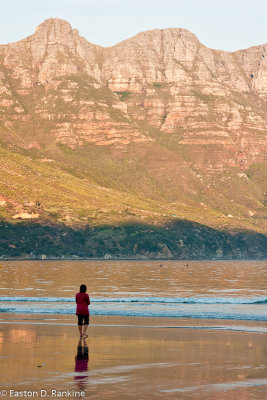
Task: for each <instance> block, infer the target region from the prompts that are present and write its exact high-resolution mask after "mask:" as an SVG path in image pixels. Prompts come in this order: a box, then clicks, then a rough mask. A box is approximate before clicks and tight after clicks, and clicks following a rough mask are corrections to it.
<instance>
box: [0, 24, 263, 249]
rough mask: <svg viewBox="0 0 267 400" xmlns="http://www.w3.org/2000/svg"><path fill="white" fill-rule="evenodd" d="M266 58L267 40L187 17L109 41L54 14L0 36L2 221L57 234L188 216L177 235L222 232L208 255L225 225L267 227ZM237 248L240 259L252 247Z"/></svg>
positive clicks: (163, 223) (160, 223)
mask: <svg viewBox="0 0 267 400" xmlns="http://www.w3.org/2000/svg"><path fill="white" fill-rule="evenodd" d="M266 59H267V45H260V46H256V47H253V48H249V49H245V50H240V51H237V52H234V53H229V52H225V51H219V50H212V49H208V48H206V47H205V46H203V45H202V44H201V43H200V42H199V41H198V39H197V38H196V36H195V35H194V34H192V33H191V32H189V31H187V30H184V29H178V28H177V29H164V30H152V31H148V32H142V33H140V34H138V35H136V36H135V37H133V38H130V39H128V40H125V41H123V42H121V43H119V44H117V45H115V46H112V47H109V48H102V47H100V46H96V45H94V44H91V43H89V42H88V41H87V40H86V39H84V38H82V37H80V36H79V33H78V31H77V30H75V29H72V27H71V26H70V24H68V23H67V22H66V21H63V20H59V19H52V18H50V19H48V20H46V21H44V22H43V23H42V24H41V25H40V26H39V27H38V28H37V29H36V32H35V33H34V34H33V35H32V36H29V37H28V38H26V39H23V40H21V41H19V42H16V43H11V44H8V45H2V46H0V138H1V146H0V153H1V159H0V162H1V171H0V179H1V183H0V190H1V192H0V193H1V198H0V216H1V219H2V221H5V222H7V223H8V224H11V225H10V227H11V228H10V229H11V231H12V229H15V230H16V226H17V224H20V223H21V221H28V220H29V221H33V222H32V223H33V224H35V225H36V226H40V227H42V226H44V225H45V226H51V227H52V226H53V227H54V231H55V232H56V231H57V229H61V228H60V227H62V226H68V229H74V231H76V232H78V231H82V232H85V230H86V229H87V228H86V226H87V225H88V224H89V225H90V226H91V227H97V226H98V227H100V226H104V225H105V226H110V227H115V226H128V224H130V225H131V226H133V225H134V226H136V227H138V226H140V223H141V224H144V226H147V227H148V228H140V229H141V230H140V229H139V228H136V229H137V231H138V232H139V230H140V232H142V231H146V230H150V229H151V226H152V227H153V226H154V227H158V228H159V227H162V229H163V227H164V229H163V230H164V232H166V230H165V228H166V229H167V228H168V227H169V226H173V224H174V225H175V226H176V224H177V223H178V222H179V221H188V224H189V225H187V224H185V225H184V226H187V228H184V229H185V230H183V231H181V230H179V229H180V228H179V229H178V228H177V229H178V230H177V235H178V236H179V237H178V236H177V240H183V239H182V236H183V235H186V232H187V229H189V228H188V227H189V226H191V225H190V224H191V223H192V224H195V223H199V224H200V227H201V228H200V230H201V231H202V229H203V232H204V230H205V229H208V228H206V227H207V226H209V227H210V228H213V229H215V230H216V232H217V231H218V232H219V234H218V235H219V236H218V243H217V247H216V250H214V252H213V253H209V252H207V256H208V257H212V256H215V257H217V256H216V251H217V250H218V249H220V245H219V242H220V238H222V237H221V236H220V235H221V233H222V232H226V234H231V232H232V234H233V233H235V234H236V233H238V232H243V233H244V234H245V232H247V234H248V235H249V237H250V238H251V235H253V232H254V233H255V235H256V234H257V233H261V234H262V233H264V232H266V223H265V221H266V208H265V207H266V182H267V173H266V167H265V164H264V163H265V161H266V127H267V112H266V111H267V60H266ZM179 223H180V222H179ZM62 224H63V225H62ZM26 225H27V224H26ZM26 225H25V230H26V231H27V227H26ZM22 226H24V225H23V224H22ZM31 226H33V225H31ZM142 226H143V225H142ZM32 229H33V228H32ZM62 229H63V228H62ZM125 229H126V228H125ZM159 229H161V228H159ZM168 229H169V228H168ZM168 229H167V230H168ZM190 229H191V228H190ZM190 229H189V230H190ZM11 231H10V232H11ZM107 231H108V232H109V234H107V236H108V235H110V242H113V239H112V236H113V233H112V232H111V230H110V229H107ZM126 231H127V232H128V228H127V229H126ZM14 232H15V231H14ZM40 232H41V231H40ZM160 232H161V233H160V234H159V236H157V235H155V237H158V242H157V243H158V244H159V243H161V244H162V243H163V242H164V241H163V242H162V241H161V240H160V237H165V236H164V235H165V234H163V231H160ZM173 232H174V231H173ZM175 232H176V228H175ZM178 232H180V233H178ZM181 232H183V233H181ZM220 232H221V233H220ZM243 233H242V234H243ZM40 234H41V233H40ZM84 234H85V233H84ZM10 235H11V233H10ZM162 235H163V236H162ZM11 236H12V235H11ZM15 236H16V235H15ZM15 236H14V237H15ZM140 237H142V235H141V236H140ZM3 240H4V242H5V243H6V239H3ZM16 240H17V239H16ZM107 240H108V239H107ZM107 240H106V242H105V243H106V244H105V246H106V245H107ZM127 240H128V239H127ZM166 240H167V239H166ZM169 240H170V238H169V239H168V240H167V241H169ZM203 240H204V239H203ZM207 240H208V239H207V238H206V239H205V240H204V242H203V243H204V244H203V243H202V244H201V245H199V246H200V247H197V248H201V246H202V245H204V247H205V243H206V242H207ZM223 240H224V239H223ZM227 240H228V239H227ZM229 240H230V239H229ZM261 240H262V239H261ZM4 242H3V243H4ZM7 242H8V238H7ZM115 242H116V243H119V242H120V240H117V239H116V241H115ZM148 242H149V241H148ZM230 242H231V240H230ZM100 243H102V242H101V241H100ZM125 243H126V242H125ZM129 243H131V244H132V243H133V248H134V246H135V244H136V243H135V242H134V241H132V240H130V241H129ZM177 243H178V242H177ZM179 243H180V242H179ZM249 243H252V241H251V240H250V239H249ZM262 243H263V242H261V245H259V247H257V246H254V247H255V248H258V249H260V248H261V246H262ZM9 244H10V243H9ZM13 245H14V244H13ZM13 245H12V243H11V246H13ZM102 245H103V243H102ZM15 246H16V244H15ZM99 246H100V245H99ZM105 246H104V247H105ZM116 246H118V248H117V250H118V249H119V250H118V254H121V255H122V254H124V256H125V255H127V254H128V256H129V255H130V253H131V251H132V250H131V251H130V250H129V248H128V247H127V246H128V245H127V246H126V244H125V246H126V247H127V248H128V250H129V251H130V253H129V252H128V253H127V251H128V250H127V251H126V252H123V250H122V248H123V245H122V244H121V245H119V244H117V245H115V244H114V246H113V247H114V249H116ZM130 247H131V246H130ZM167 247H168V246H167ZM170 247H171V246H170ZM174 247H175V246H174ZM185 247H186V248H187V249H188V251H187V250H185V251H184V253H183V252H182V253H179V251H178V252H177V251H176V250H175V251H174V250H173V251H171V250H170V249H169V250H168V251H170V252H169V253H168V251H167V250H166V252H165V253H166V254H169V256H171V255H173V256H176V257H177V256H179V254H180V255H181V254H183V256H184V257H189V256H190V254H191V253H192V252H194V251H193V250H192V247H190V246H189V244H187V246H185ZM202 247H203V246H202ZM241 247H242V246H241ZM252 247H253V246H252ZM107 248H109V246H108V245H107ZM156 248H157V246H156ZM168 248H169V247H168ZM235 248H236V249H237V248H238V246H237V244H233V245H232V247H231V249H232V250H231V251H230V250H229V251H228V257H230V255H231V254H235V257H238V254H241V253H242V252H243V253H242V254H244V256H245V257H248V256H249V254H250V253H249V251H250V250H248V251H245V250H244V249H245V247H244V248H243V250H242V251H241V253H240V251H239V250H236V251H235V250H234V249H235ZM9 249H14V247H9ZM137 249H138V247H136V248H135V251H134V252H133V253H131V254H132V255H133V256H134V257H135V256H138V254H139V253H140V252H138V250H137ZM190 249H191V250H190ZM1 251H4V252H6V251H5V250H4V248H3V250H1ZM10 251H11V253H12V251H14V250H10ZM21 251H22V250H21ZM23 251H24V253H23V254H26V253H27V252H26V253H25V249H24V250H23ZM23 251H22V252H23ZM114 251H115V250H114ZM140 251H141V250H140ZM142 251H143V253H142V252H141V253H142V254H145V253H144V252H145V250H144V249H143V250H142ZM190 251H191V253H190ZM199 251H200V250H198V252H199ZM40 252H41V249H40ZM46 252H47V250H46ZM73 252H74V253H75V251H74V249H73ZM80 252H81V251H80ZM106 252H108V251H106ZM231 252H232V253H231ZM18 253H19V252H18ZM100 253H101V252H100ZM100 253H99V252H98V251H96V253H95V254H98V256H99V254H100ZM104 253H105V252H104ZM115 253H116V251H115ZM141 253H140V254H141ZM165 253H164V254H165ZM200 253H201V252H200ZM200 253H199V254H200ZM254 253H255V252H254ZM254 253H253V254H254ZM8 254H9V253H8ZM81 254H85V253H83V252H81ZM86 254H87V255H88V254H89V253H86ZM92 254H93V253H92ZM101 254H102V253H101ZM155 254H161V252H160V250H159V249H158V251H156V253H155ZM155 254H154V256H155ZM166 254H165V255H166ZM205 254H206V253H205V251H204V250H203V252H202V253H201V257H204V256H205ZM217 254H219V255H220V254H221V250H218V251H217ZM242 254H241V255H242ZM251 254H252V253H251ZM263 254H264V251H263V250H259V256H260V257H263ZM219 255H218V257H219ZM253 257H255V254H254V255H253Z"/></svg>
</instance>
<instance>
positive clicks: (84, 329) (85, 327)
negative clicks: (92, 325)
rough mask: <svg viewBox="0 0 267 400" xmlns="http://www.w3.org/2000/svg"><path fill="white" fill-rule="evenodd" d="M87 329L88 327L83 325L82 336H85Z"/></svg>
mask: <svg viewBox="0 0 267 400" xmlns="http://www.w3.org/2000/svg"><path fill="white" fill-rule="evenodd" d="M87 328H88V325H84V326H83V334H84V335H86V330H87Z"/></svg>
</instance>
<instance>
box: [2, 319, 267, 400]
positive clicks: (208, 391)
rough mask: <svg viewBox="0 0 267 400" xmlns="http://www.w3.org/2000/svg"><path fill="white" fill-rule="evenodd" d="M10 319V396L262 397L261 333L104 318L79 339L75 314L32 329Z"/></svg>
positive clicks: (6, 354)
mask: <svg viewBox="0 0 267 400" xmlns="http://www.w3.org/2000/svg"><path fill="white" fill-rule="evenodd" d="M1 317H2V315H1ZM7 317H8V318H6V322H8V323H5V324H4V323H2V324H0V325H1V331H0V358H1V359H3V361H4V362H2V363H1V364H0V371H1V373H2V376H4V377H5V380H4V382H1V390H2V391H3V390H4V391H6V393H7V394H8V393H10V390H15V391H22V390H25V391H29V392H32V391H33V390H36V391H37V392H38V393H39V394H40V393H41V390H46V391H47V393H49V394H50V393H52V392H51V391H52V390H57V391H59V392H63V391H69V392H71V391H73V390H78V391H83V392H84V393H85V396H84V397H85V398H90V400H91V399H92V400H102V399H103V400H117V399H120V398H122V399H124V400H130V399H133V398H135V399H142V400H151V399H153V400H154V399H163V398H164V399H165V398H168V399H170V400H176V399H177V393H178V396H179V399H182V400H189V399H190V400H193V399H194V400H197V399H198V400H199V399H205V400H212V399H215V398H220V400H228V399H229V398H235V399H237V398H241V397H242V398H253V399H254V400H262V399H263V398H264V393H266V392H265V390H266V386H267V379H266V370H265V365H266V351H265V350H266V337H265V336H264V335H262V334H259V333H258V332H251V331H249V332H244V331H242V332H240V331H233V330H227V331H222V330H212V329H211V328H212V327H211V326H207V327H205V328H204V329H203V328H202V327H201V326H196V328H195V329H190V327H189V326H187V325H186V324H187V323H188V321H185V320H183V321H182V320H180V321H179V323H180V326H176V327H175V328H176V329H173V328H172V329H170V327H166V326H157V325H156V323H157V322H158V321H157V320H156V319H155V320H154V325H153V321H152V318H151V319H146V321H143V322H146V323H149V324H150V326H144V325H142V326H137V323H140V320H141V319H140V318H135V319H134V321H133V320H132V324H128V325H127V326H126V323H129V321H130V319H129V318H128V319H127V318H124V319H123V320H122V319H121V318H117V319H116V320H114V318H112V319H111V318H110V319H108V318H105V321H106V323H108V324H106V325H104V326H103V325H102V326H101V325H100V322H104V319H103V318H102V319H101V318H92V325H91V326H89V328H88V331H87V332H88V338H87V339H86V340H82V341H80V340H79V334H78V329H77V326H76V324H75V322H76V319H75V318H74V317H75V316H74V315H73V316H72V317H71V318H65V317H64V316H62V317H60V318H59V317H58V315H54V316H50V321H49V319H46V322H45V321H37V319H38V318H37V317H40V316H35V317H36V320H35V323H34V321H33V318H28V319H27V320H26V321H25V320H24V323H23V324H21V323H18V321H17V320H14V319H12V316H11V315H9V316H7ZM26 317H27V316H26ZM52 317H55V319H56V320H57V322H59V323H56V321H55V320H54V321H51V319H53V318H52ZM112 320H113V321H112ZM123 321H124V326H122V322H123ZM1 322H2V321H1ZM21 322H23V321H21ZM111 322H113V323H117V324H118V323H119V322H120V325H116V326H115V325H113V326H112V325H111V324H110V323H111ZM169 322H171V320H170V321H169ZM70 323H71V325H69V324H70ZM93 323H97V324H98V325H93ZM133 323H134V324H135V326H134V325H133ZM183 324H184V325H183ZM182 325H183V326H182ZM232 396H234V397H232ZM39 397H41V396H40V395H39ZM50 397H51V396H50ZM10 398H11V396H10ZM57 398H59V397H57ZM63 398H67V397H64V396H63ZM70 398H73V397H72V396H70Z"/></svg>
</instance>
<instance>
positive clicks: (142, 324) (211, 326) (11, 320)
mask: <svg viewBox="0 0 267 400" xmlns="http://www.w3.org/2000/svg"><path fill="white" fill-rule="evenodd" d="M2 324H14V325H16V324H21V325H27V324H30V325H54V326H77V318H76V315H74V314H52V313H51V314H48V313H47V314H44V313H34V314H28V313H8V312H0V326H1V325H2ZM90 327H92V328H98V327H110V328H130V327H131V328H158V329H196V330H197V329H200V330H205V329H206V330H213V331H215V330H217V331H238V332H240V331H241V332H251V333H260V334H266V333H267V321H254V320H234V319H204V318H201V319H200V318H186V317H184V318H171V317H145V316H144V317H137V316H121V315H116V316H113V315H94V314H90V324H89V328H90Z"/></svg>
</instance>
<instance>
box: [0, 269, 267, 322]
mask: <svg viewBox="0 0 267 400" xmlns="http://www.w3.org/2000/svg"><path fill="white" fill-rule="evenodd" d="M266 266H267V263H266V262H265V261H188V262H186V261H162V262H158V261H2V263H1V265H0V267H1V268H0V312H2V313H41V314H74V313H75V294H76V292H77V291H79V286H80V284H82V283H85V284H86V285H87V288H88V290H87V291H88V293H89V295H90V298H91V305H90V313H91V315H117V316H138V317H162V318H164V317H171V318H198V319H212V320H215V319H217V320H220V319H224V320H242V321H267V293H266V287H267V277H266Z"/></svg>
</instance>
